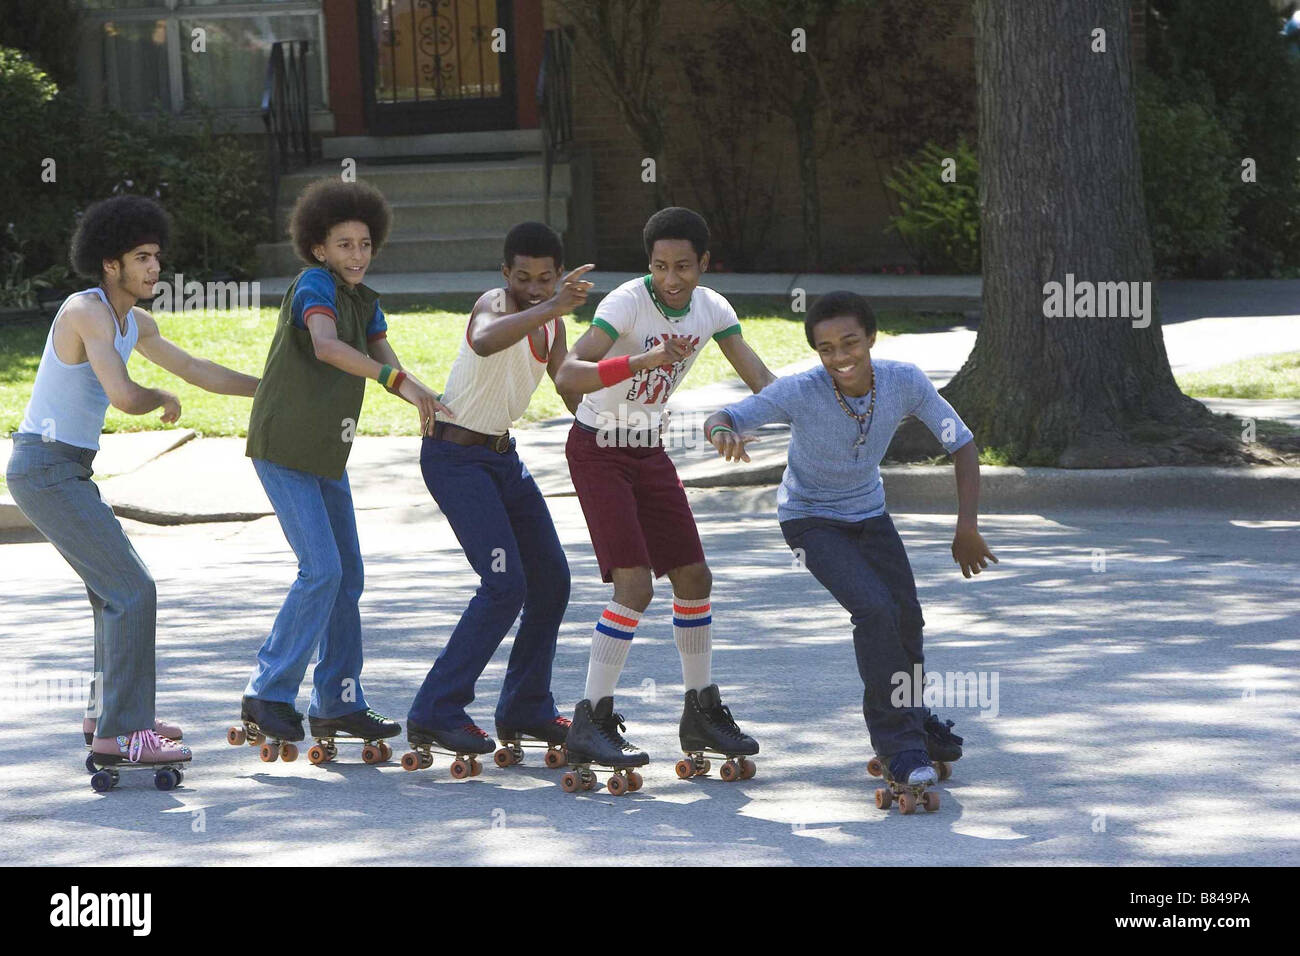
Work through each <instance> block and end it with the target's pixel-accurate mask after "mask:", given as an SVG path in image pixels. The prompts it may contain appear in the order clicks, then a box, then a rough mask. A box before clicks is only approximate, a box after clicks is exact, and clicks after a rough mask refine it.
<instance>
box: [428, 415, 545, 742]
mask: <svg viewBox="0 0 1300 956" xmlns="http://www.w3.org/2000/svg"><path fill="white" fill-rule="evenodd" d="M420 470H421V471H422V472H423V473H424V483H425V484H426V485H427V486H428V488H429V492H430V494H432V495H433V497H434V500H435V501H437V502H438V507H439V508H440V509H441V510H442V513H443V515H444V516H445V517H446V519H447V523H448V524H449V525H451V530H452V531H454V532H455V533H456V540H458V541H459V542H460V546H461V547H462V548H463V549H464V551H465V557H466V558H467V559H468V560H469V563H470V565H471V566H472V567H473V568H474V570H475V572H477V574H478V576H479V582H480V583H479V587H478V590H477V591H475V592H474V597H473V598H472V599H471V600H470V602H469V606H468V607H466V608H465V612H464V613H463V614H462V615H461V617H460V621H459V623H457V625H456V627H455V629H454V630H453V631H452V632H451V637H450V638H448V639H447V646H446V647H444V648H443V650H442V653H441V654H440V655H439V656H438V659H437V661H436V662H435V663H434V665H433V668H432V669H431V670H430V671H429V674H428V676H427V677H425V679H424V684H423V686H421V687H420V691H419V693H418V694H416V695H415V701H414V702H413V703H412V704H411V710H410V713H409V714H408V715H407V719H408V720H409V721H411V722H412V723H415V724H418V725H420V726H421V727H426V728H429V729H431V730H447V729H451V728H455V727H463V726H464V725H465V724H468V723H470V718H469V715H468V713H466V710H465V708H466V707H467V706H469V704H470V702H471V701H473V700H474V682H475V681H476V680H478V677H479V675H480V674H482V673H483V668H485V667H486V666H487V664H488V661H489V660H491V659H492V654H493V653H494V652H495V651H496V649H497V647H498V646H500V644H501V641H502V639H504V638H505V636H506V634H507V633H508V632H509V630H510V628H511V627H512V626H513V625H514V623H515V618H516V617H518V616H519V613H520V611H521V610H522V611H523V617H522V619H521V620H520V623H519V632H518V633H517V634H516V635H515V644H514V648H513V649H512V650H511V652H510V661H509V663H508V664H507V666H506V676H505V681H504V682H503V683H502V685H501V695H500V697H499V698H498V700H497V708H496V721H497V723H498V724H499V725H500V724H505V725H509V726H511V727H514V728H518V727H521V726H527V725H529V724H535V723H540V722H544V721H547V720H550V719H551V718H553V717H555V716H556V714H557V711H556V709H555V698H554V697H552V696H551V665H552V663H553V662H554V660H555V639H556V636H557V635H558V633H559V629H560V622H561V621H562V620H563V619H564V611H565V609H566V608H567V607H568V605H569V565H568V562H567V561H565V559H564V549H563V548H561V547H560V539H559V536H558V535H557V534H556V533H555V525H554V523H552V521H551V513H550V511H549V510H548V509H547V507H546V500H545V499H544V498H543V497H542V493H541V491H540V490H538V487H537V483H536V482H535V481H533V476H532V475H530V474H529V473H528V469H527V468H526V467H525V466H524V463H523V462H522V461H520V460H519V456H518V455H517V454H516V453H515V450H514V447H513V442H512V443H511V449H510V451H508V452H506V453H505V454H503V455H502V454H497V453H496V452H494V451H491V450H490V449H488V448H485V447H483V446H481V445H468V446H464V445H456V444H453V443H452V442H448V441H441V440H439V439H435V438H426V439H424V444H423V446H422V448H421V449H420Z"/></svg>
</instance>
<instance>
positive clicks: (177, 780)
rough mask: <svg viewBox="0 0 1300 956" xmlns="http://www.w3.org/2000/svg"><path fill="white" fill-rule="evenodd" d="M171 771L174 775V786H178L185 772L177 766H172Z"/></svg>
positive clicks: (183, 778)
mask: <svg viewBox="0 0 1300 956" xmlns="http://www.w3.org/2000/svg"><path fill="white" fill-rule="evenodd" d="M172 773H174V774H175V775H176V786H178V787H179V786H180V785H181V784H182V783H183V782H184V781H185V774H183V773H181V771H180V770H179V769H177V768H172Z"/></svg>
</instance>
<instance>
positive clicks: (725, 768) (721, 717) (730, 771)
mask: <svg viewBox="0 0 1300 956" xmlns="http://www.w3.org/2000/svg"><path fill="white" fill-rule="evenodd" d="M678 736H679V737H680V739H681V744H682V752H683V753H685V754H686V756H685V757H684V758H682V759H681V760H679V761H677V768H676V769H677V776H678V777H680V778H681V779H683V780H687V779H689V778H691V777H698V776H701V775H702V774H706V773H708V772H709V768H710V767H711V766H712V764H711V763H710V762H709V760H708V759H707V758H705V756H704V755H705V754H706V753H711V754H714V755H717V756H721V757H725V758H726V763H724V764H723V765H722V766H721V767H720V768H719V770H718V776H720V777H721V778H722V779H723V780H726V781H728V782H730V781H732V780H748V779H749V778H750V777H752V776H754V774H755V772H756V770H757V768H756V767H755V766H754V761H752V760H750V759H749V758H750V757H751V756H753V755H754V754H756V753H758V741H757V740H755V739H754V738H753V737H750V736H749V735H748V734H746V733H745V732H744V731H742V730H741V729H740V728H739V727H737V726H736V722H735V720H733V719H732V717H731V709H730V708H729V707H727V706H726V705H725V704H723V703H722V697H721V695H720V694H719V693H718V685H717V684H710V685H709V686H708V687H706V688H704V689H703V690H701V691H698V692H697V691H693V690H688V691H687V692H686V705H685V706H684V707H683V708H682V721H681V723H680V724H679V725H678ZM737 757H739V758H740V759H739V760H737V759H736V758H737Z"/></svg>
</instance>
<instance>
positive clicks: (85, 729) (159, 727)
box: [81, 717, 181, 773]
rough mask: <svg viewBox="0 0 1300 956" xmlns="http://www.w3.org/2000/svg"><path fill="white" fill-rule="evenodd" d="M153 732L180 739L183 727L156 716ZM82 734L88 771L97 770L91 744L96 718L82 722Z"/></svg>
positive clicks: (160, 735) (171, 738)
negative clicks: (84, 740) (92, 757)
mask: <svg viewBox="0 0 1300 956" xmlns="http://www.w3.org/2000/svg"><path fill="white" fill-rule="evenodd" d="M153 732H154V733H155V734H157V735H158V736H159V737H166V738H167V739H168V740H180V739H181V729H180V727H178V726H176V725H175V724H173V723H171V722H170V721H167V720H159V719H157V718H156V717H155V718H154V722H153ZM81 735H82V736H83V737H84V738H85V739H86V750H87V753H86V772H87V773H94V772H95V762H94V760H92V759H91V754H90V753H89V751H90V745H91V744H92V743H93V742H94V740H95V718H94V717H87V718H85V719H84V720H82V722H81Z"/></svg>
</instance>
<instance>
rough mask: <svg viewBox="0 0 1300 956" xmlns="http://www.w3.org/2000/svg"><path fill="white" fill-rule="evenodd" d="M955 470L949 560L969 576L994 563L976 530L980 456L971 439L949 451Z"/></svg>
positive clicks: (977, 523)
mask: <svg viewBox="0 0 1300 956" xmlns="http://www.w3.org/2000/svg"><path fill="white" fill-rule="evenodd" d="M952 462H953V468H954V470H955V472H956V474H957V532H956V534H954V535H953V539H952V557H953V560H954V561H956V562H957V564H959V565H960V566H961V573H962V575H963V576H964V577H967V578H969V577H970V576H971V575H972V574H979V573H980V572H981V571H983V570H984V569H985V568H987V567H988V566H989V565H988V562H989V561H992V562H993V563H994V564H997V563H998V559H997V558H995V557H994V556H993V552H992V551H990V550H989V548H988V545H987V544H985V543H984V538H983V536H982V535H981V534H980V533H979V500H980V459H979V450H978V449H977V448H976V447H975V442H974V441H973V440H972V441H968V442H967V443H966V444H964V445H962V446H961V447H960V448H958V449H957V450H956V451H955V452H953V453H952Z"/></svg>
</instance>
